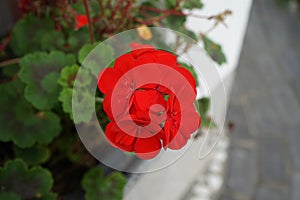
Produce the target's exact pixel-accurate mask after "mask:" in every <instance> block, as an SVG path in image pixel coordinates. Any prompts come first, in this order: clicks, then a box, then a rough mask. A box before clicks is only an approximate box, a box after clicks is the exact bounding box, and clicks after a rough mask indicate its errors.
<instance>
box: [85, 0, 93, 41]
mask: <svg viewBox="0 0 300 200" xmlns="http://www.w3.org/2000/svg"><path fill="white" fill-rule="evenodd" d="M83 3H84V8H85V12H86V16H87V18H88V28H89V35H90V40H91V43H92V44H93V43H94V32H93V27H92V20H91V15H90V9H89V5H88V2H87V0H83Z"/></svg>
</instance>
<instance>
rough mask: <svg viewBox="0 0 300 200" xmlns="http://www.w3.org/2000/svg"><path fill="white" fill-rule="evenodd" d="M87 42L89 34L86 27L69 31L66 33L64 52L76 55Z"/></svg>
mask: <svg viewBox="0 0 300 200" xmlns="http://www.w3.org/2000/svg"><path fill="white" fill-rule="evenodd" d="M89 41H90V38H89V32H88V29H87V28H86V27H83V28H81V29H80V30H77V31H70V32H69V33H68V37H67V44H66V46H65V51H67V52H73V53H77V52H78V51H79V50H80V48H81V47H82V46H83V45H84V44H86V43H88V42H89Z"/></svg>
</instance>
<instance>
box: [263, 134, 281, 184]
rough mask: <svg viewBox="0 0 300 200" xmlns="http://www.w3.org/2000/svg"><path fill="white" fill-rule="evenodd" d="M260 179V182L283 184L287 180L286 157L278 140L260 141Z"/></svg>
mask: <svg viewBox="0 0 300 200" xmlns="http://www.w3.org/2000/svg"><path fill="white" fill-rule="evenodd" d="M259 152H260V153H259V154H260V155H259V157H260V159H259V160H260V162H259V163H260V177H261V179H262V181H267V182H268V181H276V182H279V183H283V182H285V181H286V179H287V160H286V159H287V155H286V154H285V151H284V145H283V142H282V141H281V140H280V139H263V140H261V141H260V150H259Z"/></svg>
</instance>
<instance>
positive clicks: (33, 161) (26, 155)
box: [14, 145, 50, 165]
mask: <svg viewBox="0 0 300 200" xmlns="http://www.w3.org/2000/svg"><path fill="white" fill-rule="evenodd" d="M14 152H15V156H16V157H18V158H21V159H22V160H24V161H25V162H26V163H27V164H29V165H37V164H41V163H44V162H46V161H47V160H48V159H49V157H50V150H49V149H48V148H47V147H44V146H41V145H35V146H33V147H30V148H19V147H15V148H14Z"/></svg>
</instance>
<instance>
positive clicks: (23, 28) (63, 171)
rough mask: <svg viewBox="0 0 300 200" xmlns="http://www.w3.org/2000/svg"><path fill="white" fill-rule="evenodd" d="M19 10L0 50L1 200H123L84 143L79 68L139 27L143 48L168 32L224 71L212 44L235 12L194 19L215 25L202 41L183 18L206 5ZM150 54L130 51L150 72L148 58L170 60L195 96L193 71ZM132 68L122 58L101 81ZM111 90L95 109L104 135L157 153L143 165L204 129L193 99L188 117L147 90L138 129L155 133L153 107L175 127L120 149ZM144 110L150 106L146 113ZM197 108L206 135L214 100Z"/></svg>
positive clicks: (24, 6) (35, 1)
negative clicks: (183, 121)
mask: <svg viewBox="0 0 300 200" xmlns="http://www.w3.org/2000/svg"><path fill="white" fill-rule="evenodd" d="M18 6H19V8H20V9H19V10H20V18H19V20H18V21H17V23H16V24H15V25H14V27H13V30H12V31H11V33H8V34H7V35H6V36H5V37H3V38H2V39H1V43H0V59H1V62H0V67H1V73H0V74H1V79H0V82H1V84H0V92H1V95H0V149H1V150H0V164H1V167H0V199H62V198H64V197H65V196H66V195H69V194H72V193H74V191H80V190H81V189H80V188H82V189H83V190H84V192H85V197H86V199H99V196H101V199H121V197H122V190H123V186H124V185H125V183H126V178H125V176H124V175H123V174H122V173H120V172H113V171H114V170H112V169H109V168H107V167H104V166H102V167H101V166H98V163H97V161H96V159H95V158H93V157H92V156H91V155H90V154H89V153H88V152H87V151H86V149H85V148H84V146H83V145H82V143H81V141H80V139H79V137H78V136H77V133H76V129H75V126H74V121H73V117H72V105H71V102H72V95H73V90H72V88H73V84H74V80H75V77H76V74H77V71H78V70H79V69H80V65H81V64H82V62H83V60H84V59H85V57H86V56H87V55H88V53H89V52H90V51H91V50H92V49H93V48H94V47H95V46H96V45H97V44H98V43H97V42H99V41H103V40H105V39H106V38H108V37H110V36H112V35H114V34H116V33H119V32H121V31H124V30H127V29H132V28H137V27H139V28H140V29H139V31H138V35H139V37H140V40H151V38H153V37H155V36H154V35H152V33H151V31H149V29H148V26H164V27H169V28H172V29H175V30H178V31H181V32H183V33H185V34H187V35H189V36H190V37H192V38H193V39H195V40H202V41H203V44H204V48H205V49H206V50H207V52H208V54H209V55H210V56H211V57H212V58H213V59H214V60H215V61H216V62H217V63H219V64H222V63H224V62H225V61H226V59H225V56H224V54H223V53H222V49H221V47H220V46H219V45H218V44H216V43H214V42H213V41H212V40H211V39H209V38H208V33H209V32H210V31H211V30H212V29H213V28H214V27H215V26H217V25H218V24H220V22H223V21H224V19H225V17H226V16H227V15H229V14H230V11H225V12H222V13H220V14H217V15H212V16H194V17H198V18H203V19H206V20H214V21H215V24H214V26H213V27H212V29H210V30H208V31H205V32H203V33H202V34H200V35H196V34H195V33H193V32H192V31H190V30H187V29H186V28H185V26H184V22H185V20H186V18H187V16H190V15H191V16H192V14H191V13H190V11H188V12H183V10H185V11H186V10H191V9H193V8H202V6H203V5H202V3H201V2H200V1H199V0H190V1H181V0H167V1H140V2H139V1H135V0H128V1H124V0H116V1H109V0H104V1H101V0H99V1H98V0H89V1H88V0H83V1H79V0H73V1H65V0H55V1H50V0H32V1H29V0H19V5H18ZM158 8H159V9H158ZM180 45H184V41H182V40H180V39H178V40H177V44H176V45H175V46H180ZM187 48H188V47H186V49H187ZM151 52H152V53H150V54H149V49H148V50H147V52H144V54H143V55H142V54H139V53H138V52H137V51H132V52H131V53H129V54H128V55H129V56H133V55H135V56H137V60H139V61H140V62H144V63H147V61H146V60H147V58H146V57H145V56H153V55H159V56H166V58H167V59H164V60H163V62H165V60H166V61H167V63H162V64H167V65H170V66H171V67H173V68H175V69H176V70H177V71H178V72H179V73H181V74H182V75H183V76H184V77H186V78H187V79H188V80H189V82H190V85H191V87H192V88H194V89H195V87H196V79H195V77H193V76H192V75H195V74H193V73H194V72H193V71H192V70H191V69H192V67H191V66H188V65H186V64H184V63H182V64H181V63H178V62H177V60H176V57H175V56H174V55H172V54H170V53H167V52H162V51H160V50H156V49H152V50H151ZM147 53H148V55H147ZM113 54H114V52H113V51H111V52H109V51H108V52H106V55H105V56H106V57H109V56H111V57H112V56H113ZM124 59H129V57H126V56H122V57H120V58H118V59H117V60H116V61H115V63H114V65H113V66H114V68H111V69H110V70H107V71H106V70H105V71H104V74H103V76H102V78H103V79H105V78H107V77H109V76H111V73H119V72H116V71H114V70H119V69H118V62H123V61H124ZM126 61H127V60H126ZM156 61H158V62H160V61H159V60H156ZM128 67H132V66H128ZM122 70H125V69H122ZM122 70H121V71H120V73H122ZM188 70H190V71H188ZM90 74H96V75H98V73H97V72H95V71H93V69H91V70H90V71H87V72H86V74H83V77H82V80H84V81H82V83H81V84H82V87H84V86H85V85H88V84H89V82H88V78H86V77H88V76H89V75H90ZM106 76H107V77H106ZM105 84H106V85H105ZM113 84H114V82H113V80H112V81H101V82H99V91H101V92H102V93H103V94H105V97H104V101H105V102H104V103H102V101H101V102H100V104H96V109H97V113H98V117H99V118H100V119H101V120H100V121H101V123H103V124H102V126H105V127H106V130H107V132H106V136H107V138H108V140H109V141H110V142H111V143H112V144H113V145H115V146H117V147H119V148H121V149H123V150H125V151H128V152H132V151H134V152H136V153H137V154H139V153H142V154H144V153H149V152H150V154H149V155H147V156H146V157H143V156H144V155H141V157H143V158H147V159H149V158H152V157H154V156H155V155H156V154H157V153H158V151H159V150H160V148H161V147H163V148H171V149H177V148H180V147H181V146H182V145H184V144H185V143H186V142H187V139H188V138H189V137H190V134H191V133H192V132H194V131H195V130H196V129H197V128H198V126H199V124H200V117H199V115H198V113H197V112H196V111H195V109H194V107H193V104H192V103H193V101H194V100H195V93H194V95H192V96H190V97H191V101H189V102H191V104H189V105H187V107H186V108H185V109H184V112H182V111H181V112H177V111H178V102H177V101H178V99H176V97H175V96H174V95H173V93H172V91H169V90H167V89H165V88H164V87H162V86H158V85H145V86H143V87H141V88H138V90H137V91H136V93H134V96H133V97H132V102H133V103H132V106H131V107H130V115H131V117H132V118H134V119H135V120H136V122H137V123H141V124H143V123H144V124H147V120H149V119H147V117H146V118H145V117H144V116H145V114H144V112H148V111H149V106H147V105H148V104H149V105H150V104H152V103H154V102H156V103H157V102H158V103H159V104H161V105H163V106H164V107H165V109H166V110H167V111H168V112H167V113H165V114H166V119H167V120H164V121H160V119H159V117H158V118H157V120H158V121H157V124H156V125H158V126H160V127H163V131H164V133H162V134H159V135H158V136H157V137H153V138H149V139H145V140H140V141H137V140H136V141H134V138H130V137H129V136H128V138H127V136H126V139H125V143H126V145H123V144H122V143H120V141H119V140H117V139H116V127H115V124H114V119H113V117H112V116H111V115H110V110H109V107H108V106H107V105H106V102H107V101H108V100H107V99H109V95H110V94H109V93H110V88H111V87H112V85H113ZM80 95H85V97H88V95H90V94H78V99H81V97H80ZM75 96H76V95H75ZM73 97H74V95H73ZM145 99H148V100H147V101H145ZM141 101H144V102H145V104H140V102H141ZM199 102H200V104H199V105H200V115H201V119H202V124H204V125H205V124H206V125H207V124H209V123H210V121H211V120H210V118H209V117H208V116H207V113H206V112H207V107H208V105H209V103H208V99H202V100H199ZM83 103H84V102H83ZM93 109H94V108H92V107H91V108H89V107H87V108H86V109H85V110H83V111H82V113H84V116H85V118H88V116H89V114H90V113H91V110H93ZM156 112H159V110H158V111H156ZM175 113H176V114H175ZM157 116H158V115H157ZM182 116H187V118H188V119H193V120H194V121H193V120H191V121H192V122H193V123H192V124H193V126H188V127H187V129H188V130H187V131H185V132H180V133H179V134H181V135H182V137H179V138H178V140H175V141H176V142H174V143H173V142H172V143H170V141H173V140H172V139H173V137H175V134H174V132H177V127H176V121H177V120H178V117H182ZM75 123H76V122H75ZM173 129H174V130H173ZM117 132H118V134H119V133H120V131H118V130H117ZM160 141H162V143H161V142H160Z"/></svg>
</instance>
